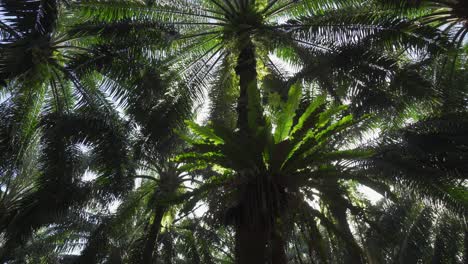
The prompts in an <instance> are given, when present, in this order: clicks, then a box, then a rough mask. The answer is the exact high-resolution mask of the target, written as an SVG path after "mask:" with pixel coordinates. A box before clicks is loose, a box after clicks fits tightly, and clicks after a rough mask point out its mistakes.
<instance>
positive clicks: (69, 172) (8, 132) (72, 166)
mask: <svg viewBox="0 0 468 264" xmlns="http://www.w3.org/2000/svg"><path fill="white" fill-rule="evenodd" d="M0 7H1V9H2V11H1V12H2V15H3V16H4V17H5V20H3V19H2V22H1V33H2V34H1V35H0V37H1V44H0V53H1V54H2V55H1V59H0V76H1V83H2V86H1V89H2V94H6V100H4V101H2V103H1V107H0V113H1V117H2V125H1V131H0V135H1V138H0V142H1V143H2V144H1V149H2V154H1V155H2V156H1V158H2V160H1V168H2V169H1V170H0V173H1V178H2V203H3V204H2V212H3V213H2V219H1V220H2V222H1V225H0V226H1V228H0V232H1V234H2V235H3V236H4V237H5V239H6V241H5V243H4V244H3V245H2V248H3V249H2V250H1V252H0V255H1V257H2V258H9V257H11V255H9V254H10V253H12V250H13V249H14V248H15V247H17V246H19V245H21V244H24V243H26V241H27V240H28V237H29V236H30V235H31V234H33V233H34V232H36V231H37V230H38V229H39V228H41V227H44V226H47V225H50V224H52V223H59V222H60V219H61V218H63V217H65V216H66V215H67V213H69V212H70V211H73V210H74V209H77V208H79V207H86V206H91V205H93V204H95V203H98V204H104V205H103V206H105V204H108V203H110V202H111V201H113V200H115V199H120V198H122V197H124V196H125V195H126V193H127V192H129V191H130V190H131V189H132V186H133V182H134V175H135V168H136V167H135V166H134V164H133V161H132V159H131V155H130V154H129V153H128V150H129V148H130V138H131V133H133V132H131V128H133V127H134V125H135V123H133V122H137V123H138V122H139V124H145V125H148V126H150V128H151V126H153V128H154V127H155V126H161V127H164V128H165V129H166V130H165V132H160V134H159V135H156V134H155V132H156V129H152V130H153V134H151V135H150V136H149V138H146V139H144V140H142V142H141V145H143V144H144V143H145V142H155V141H158V142H160V144H159V145H158V147H159V146H160V148H159V149H162V148H170V146H165V145H164V144H166V143H167V142H168V141H170V140H169V138H170V137H171V134H172V131H171V130H172V128H173V127H174V126H177V120H178V119H179V118H180V119H182V120H183V119H184V117H185V115H186V113H188V111H189V110H190V102H189V101H188V100H187V99H188V96H185V95H184V94H183V93H180V92H179V94H178V96H177V97H174V98H172V97H173V95H171V94H168V93H167V90H166V91H165V90H164V89H163V88H160V89H158V91H157V92H156V93H154V92H153V90H152V89H150V88H152V87H154V86H156V85H157V84H158V83H159V84H160V86H161V87H164V88H167V87H170V86H169V85H166V84H165V83H168V82H169V81H170V80H169V79H170V78H169V77H168V78H165V80H164V81H163V80H162V79H161V78H160V77H159V75H155V74H154V71H152V70H151V68H150V67H148V65H147V64H143V63H140V64H137V66H138V67H136V66H135V67H133V69H134V70H135V71H138V72H139V75H138V77H141V78H142V79H143V81H141V79H137V80H136V79H135V77H136V76H135V77H134V78H133V79H132V78H127V80H126V82H121V83H120V86H119V87H126V88H128V89H129V92H127V93H126V94H125V95H128V101H126V102H125V103H126V104H127V105H128V108H129V109H130V110H129V113H130V115H131V117H132V122H128V121H126V120H124V118H122V116H121V115H120V114H119V113H118V111H117V109H116V108H115V107H114V102H112V100H111V99H110V98H109V97H110V96H109V93H110V94H111V96H116V95H115V94H113V93H112V91H111V90H108V89H109V79H106V78H105V76H104V75H103V73H104V72H105V73H108V71H110V70H112V74H114V75H115V74H118V72H119V70H120V71H121V70H122V69H123V70H124V71H125V73H126V74H127V71H126V70H125V67H128V63H127V62H128V61H130V59H129V58H128V57H123V56H120V57H117V55H116V54H119V55H122V54H127V53H126V52H127V51H128V50H130V49H128V50H124V49H119V51H118V52H115V50H116V49H115V48H113V49H110V48H109V47H107V46H105V45H100V44H99V43H94V42H92V41H89V38H88V39H86V40H87V41H88V42H86V43H87V44H88V45H90V46H88V48H86V47H83V46H80V44H79V43H78V42H77V41H76V40H77V39H80V41H82V42H85V38H81V36H80V35H79V33H76V34H75V35H73V34H71V33H69V34H66V32H65V30H64V29H63V28H62V26H63V24H64V23H67V19H68V16H67V15H66V14H67V12H68V9H67V7H68V6H67V5H63V4H62V3H61V2H59V1H52V0H51V1H26V2H25V3H23V4H20V3H18V2H16V1H2V3H1V4H0ZM71 20H73V19H71ZM156 31H157V32H159V33H161V32H162V29H161V28H158V29H157V30H156ZM161 34H162V33H161ZM162 38H164V37H162ZM153 40H154V39H153ZM122 42H123V40H121V41H120V44H119V43H118V42H117V41H114V42H113V43H112V44H113V45H114V47H115V46H118V45H121V43H122ZM90 43H91V44H90ZM109 50H113V51H114V52H110V51H109ZM128 53H129V52H128ZM132 54H133V55H137V54H136V53H132ZM126 63H127V64H126ZM128 74H129V75H131V76H132V77H133V76H134V75H133V74H134V72H130V73H128ZM140 75H142V76H140ZM127 76H128V75H127ZM174 79H175V78H174V77H173V78H172V79H171V80H174ZM135 84H138V87H137V88H141V87H146V89H131V88H133V86H134V85H135ZM162 98H164V101H163V103H160V102H159V101H160V100H162ZM156 105H157V107H156ZM145 128H146V127H145V126H142V129H143V130H144V129H145ZM30 152H31V154H30ZM34 153H36V154H34ZM33 154H34V155H36V156H37V157H35V156H34V155H33ZM31 155H33V156H34V160H35V163H34V164H36V165H37V167H38V171H36V170H31V169H30V168H31V166H32V165H31V164H28V163H27V162H30V161H29V159H30V158H31ZM83 157H85V158H83ZM86 169H88V170H91V171H92V172H93V173H95V174H96V176H97V177H95V179H93V180H91V181H89V180H86V179H85V177H84V175H85V174H84V172H85V170H86ZM27 173H30V174H31V175H25V176H23V174H27ZM19 183H21V184H22V185H19V186H18V184H19ZM3 188H5V190H3ZM18 188H19V189H18ZM51 193H54V195H51ZM72 193H74V194H75V195H71V194H72ZM90 204H91V205H90Z"/></svg>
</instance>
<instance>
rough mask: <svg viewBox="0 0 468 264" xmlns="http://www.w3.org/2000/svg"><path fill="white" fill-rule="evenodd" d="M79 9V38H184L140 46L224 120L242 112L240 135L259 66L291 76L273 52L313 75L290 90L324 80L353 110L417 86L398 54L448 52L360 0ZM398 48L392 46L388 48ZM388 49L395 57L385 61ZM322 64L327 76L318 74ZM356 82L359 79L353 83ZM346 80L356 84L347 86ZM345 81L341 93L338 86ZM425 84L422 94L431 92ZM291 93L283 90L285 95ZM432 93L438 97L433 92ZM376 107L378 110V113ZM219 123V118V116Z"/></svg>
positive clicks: (421, 31)
mask: <svg viewBox="0 0 468 264" xmlns="http://www.w3.org/2000/svg"><path fill="white" fill-rule="evenodd" d="M74 6H75V9H73V10H76V12H75V13H74V14H75V15H76V16H78V17H80V18H82V19H86V20H87V21H86V22H84V23H81V24H80V23H79V24H76V25H74V26H73V28H74V29H73V31H74V32H81V34H91V33H92V34H94V35H96V34H97V35H99V33H96V32H104V34H107V33H108V32H112V33H113V34H114V35H119V34H118V33H117V32H118V30H119V29H120V28H121V27H123V26H125V30H124V31H123V32H128V31H130V32H133V33H134V34H137V33H135V32H140V33H141V32H145V31H146V30H148V29H151V28H155V27H156V26H171V27H173V28H174V29H175V30H176V31H177V34H174V35H173V41H172V42H171V43H170V46H169V47H168V49H160V47H158V46H155V45H154V44H155V43H158V42H159V41H158V40H155V41H151V37H152V36H151V35H150V36H147V37H146V38H144V39H142V41H140V42H138V43H136V44H135V47H136V48H137V49H138V48H144V49H147V50H151V51H152V52H150V53H148V55H147V57H150V58H151V59H154V60H158V61H160V62H161V63H162V64H163V65H166V67H167V68H168V69H169V70H171V71H175V72H178V73H180V75H182V76H183V78H184V79H185V83H186V84H187V85H189V88H190V89H191V90H192V91H198V90H200V89H202V88H204V87H206V86H211V92H210V94H212V98H213V100H215V101H213V103H212V105H213V107H212V109H213V110H214V111H224V112H226V111H225V110H222V109H221V108H220V106H224V107H229V108H233V105H235V104H237V106H236V107H235V109H236V110H237V126H238V127H239V128H240V129H246V128H247V125H246V115H247V110H246V105H247V101H248V99H247V98H246V95H247V92H246V91H247V88H248V86H249V85H255V86H256V87H257V86H258V84H259V83H260V82H259V81H260V80H262V79H263V76H258V72H257V70H258V67H260V68H261V69H262V70H263V69H264V68H266V69H265V70H267V71H268V72H270V73H271V74H273V75H275V76H277V77H278V78H279V79H280V80H282V81H284V82H286V81H287V79H286V78H285V76H284V72H282V71H281V70H280V67H278V66H277V65H276V64H275V63H273V62H272V60H271V56H270V53H274V54H276V55H278V56H280V57H284V58H285V59H286V60H288V61H292V62H293V63H295V64H297V65H300V66H305V68H307V70H304V71H302V74H299V75H298V76H297V77H296V78H294V79H293V80H291V83H290V84H292V83H294V82H295V81H297V80H299V79H306V80H307V81H314V82H318V83H319V84H320V85H319V86H320V87H322V89H324V90H327V91H328V92H330V93H331V94H332V95H336V94H338V95H339V96H338V97H337V98H342V99H349V98H351V99H353V98H354V99H356V100H357V101H356V103H355V105H365V104H366V102H365V101H364V100H363V99H362V97H363V95H362V94H360V92H361V91H362V90H364V91H368V90H371V91H372V90H375V92H374V93H371V94H367V96H368V97H372V96H373V95H376V94H378V95H379V96H381V95H387V97H388V96H390V95H389V94H391V96H392V97H393V98H392V99H393V100H396V98H399V97H401V95H400V94H396V91H399V90H400V89H406V88H407V87H406V86H402V85H398V84H396V85H388V82H387V81H388V78H391V79H392V80H395V82H398V81H397V80H399V81H400V82H401V81H402V80H403V79H404V80H409V79H412V80H413V81H414V82H415V83H417V80H418V79H417V78H414V77H415V76H417V74H416V72H415V71H414V70H413V71H411V73H410V74H406V75H405V74H404V72H406V71H405V68H404V67H403V69H400V68H399V67H398V63H397V61H395V59H394V58H393V59H392V57H397V58H398V56H397V55H395V54H398V53H400V54H403V53H404V52H405V50H407V49H409V48H414V47H417V48H419V49H420V50H427V49H428V48H429V49H430V50H433V51H434V49H435V48H437V47H440V46H441V45H443V44H444V43H443V39H442V38H440V37H441V36H440V35H438V32H437V29H434V28H432V27H422V26H421V27H418V26H415V25H413V24H412V23H411V22H410V21H408V20H405V19H401V18H398V17H395V16H393V15H392V13H391V12H385V11H383V10H378V9H376V8H377V7H378V5H377V4H371V6H370V7H369V3H368V1H359V0H358V1H313V0H307V1H286V0H284V1H283V0H278V1H276V0H274V1H254V0H249V1H235V2H232V3H231V2H229V1H217V0H206V1H189V0H186V1H185V0H184V1H169V2H161V3H159V2H157V1H145V2H134V1H118V2H113V1H107V2H94V1H82V2H78V3H77V4H76V5H74ZM350 25H351V26H350ZM122 37H123V36H122V35H120V38H122ZM438 38H439V39H438ZM428 39H432V40H431V41H428ZM439 40H440V41H439ZM391 41H393V44H392V45H388V43H389V42H391ZM360 47H361V48H360ZM362 47H364V48H362ZM396 47H399V48H396ZM378 48H380V50H379V49H378ZM382 48H385V50H386V52H388V54H387V53H385V54H383V55H382V52H381V49H382ZM365 49H369V51H368V52H366V51H365ZM374 49H375V53H374ZM395 49H397V50H395ZM395 52H396V53H395ZM360 56H365V57H366V58H367V59H369V63H371V64H372V65H369V66H367V67H365V66H359V62H356V58H360ZM343 58H347V62H349V63H350V65H349V66H346V67H345V66H344V65H346V64H344V63H342V65H341V68H339V67H338V68H337V67H336V66H337V63H339V61H340V60H343ZM353 58H354V59H353ZM139 59H141V58H139ZM310 64H313V65H315V66H312V65H311V66H309V65H310ZM343 64H344V65H343ZM355 64H358V65H355ZM318 65H320V66H323V67H324V68H323V69H320V70H318V69H317V67H320V66H318ZM325 65H327V66H325ZM328 66H329V67H328ZM311 67H313V68H311ZM415 67H417V66H413V68H415ZM335 68H336V69H337V70H338V72H333V71H331V70H330V69H334V70H335ZM311 72H312V74H311ZM343 72H346V73H348V74H347V75H348V77H347V78H342V77H340V79H338V80H336V83H334V81H335V78H336V76H341V75H342V73H343ZM314 74H315V75H314ZM356 77H359V78H356ZM350 79H351V80H353V79H354V80H353V81H351V82H350ZM119 80H120V79H119ZM330 80H332V81H331V82H330ZM344 80H346V81H347V82H348V83H345V84H344V85H343V82H344ZM338 83H341V85H339V86H340V87H336V86H337V85H338ZM356 84H359V85H356ZM425 84H426V83H424V82H423V83H422V85H419V87H429V86H425ZM380 86H382V87H384V88H379V87H380ZM288 87H289V85H286V86H285V87H284V88H283V91H286V94H287V89H288ZM350 87H354V88H350ZM237 89H238V90H237ZM339 90H341V91H339ZM427 91H430V89H427V88H426V92H427ZM419 94H424V92H421V93H419ZM236 97H238V100H237V103H236V100H235V98H236ZM347 97H348V98H347ZM374 97H375V96H374ZM218 100H224V101H218ZM379 103H381V102H379ZM378 105H379V104H378V103H375V107H378ZM224 109H225V108H224ZM213 116H220V114H219V113H213Z"/></svg>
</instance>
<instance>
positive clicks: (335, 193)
mask: <svg viewBox="0 0 468 264" xmlns="http://www.w3.org/2000/svg"><path fill="white" fill-rule="evenodd" d="M298 87H299V86H293V87H292V88H291V90H290V93H289V95H288V98H289V99H288V101H287V102H286V103H285V104H284V105H283V106H282V107H280V111H278V112H276V113H277V114H276V115H271V116H268V118H265V117H262V113H263V110H262V107H261V105H260V102H259V100H260V99H258V98H259V97H258V94H257V96H256V97H257V100H255V101H254V100H253V99H252V98H253V97H254V96H252V95H249V96H250V98H251V101H250V102H249V109H250V112H249V116H248V117H249V119H248V124H249V129H251V130H252V131H253V132H252V134H249V135H248V136H243V135H242V134H241V133H240V132H239V131H232V130H229V129H228V128H226V127H223V126H222V125H219V124H214V125H212V126H207V127H201V126H198V125H196V124H194V123H189V127H190V128H191V129H192V132H193V133H194V134H195V136H196V137H195V139H190V138H188V139H187V140H188V142H190V143H191V144H192V145H193V146H194V149H195V150H196V152H194V153H187V154H183V155H181V156H180V159H181V160H182V161H185V162H188V163H189V164H192V166H193V167H195V168H199V167H197V166H201V165H203V164H214V165H216V166H220V167H221V168H224V169H225V170H227V171H231V172H230V173H228V172H225V176H224V177H219V176H218V178H219V180H218V181H224V186H223V185H220V186H218V187H217V188H220V187H222V188H223V189H221V190H223V191H221V192H220V193H221V194H223V195H226V197H224V198H223V196H221V198H218V199H221V201H223V202H222V203H224V204H233V205H232V206H231V208H229V207H228V208H225V210H227V213H226V214H227V215H228V217H230V218H231V219H229V218H228V220H227V221H228V223H231V224H232V225H233V226H234V227H235V230H236V261H237V262H238V263H248V261H252V263H258V262H261V261H264V260H265V258H266V254H267V253H266V246H267V245H268V246H269V248H270V250H271V251H272V252H274V254H278V255H273V257H272V259H273V260H275V261H278V263H284V262H285V261H286V256H285V255H284V254H283V255H282V254H281V252H284V245H285V244H284V236H285V234H281V231H280V230H282V229H286V230H288V226H291V225H293V223H294V220H293V221H292V222H288V221H287V220H286V219H287V217H286V216H287V215H288V211H290V210H291V208H292V207H293V206H296V207H297V208H300V210H299V211H301V212H308V213H307V215H309V217H312V218H317V219H319V220H320V223H321V224H322V225H324V226H325V227H326V228H328V229H330V230H332V232H334V233H335V235H336V236H337V237H338V238H339V240H342V241H344V242H345V243H344V246H343V248H344V251H343V252H344V255H343V260H344V262H345V263H361V262H364V254H363V252H362V250H361V249H360V247H359V246H358V244H357V242H356V241H355V238H354V236H353V234H352V232H351V228H350V226H349V222H348V218H347V211H348V210H350V212H351V214H352V215H356V216H361V215H362V212H363V208H361V206H356V205H355V203H354V202H353V201H352V200H350V198H349V197H350V196H351V194H350V193H351V190H352V189H349V188H346V184H343V181H344V182H349V181H354V182H357V183H361V184H363V185H366V186H369V187H371V188H373V189H375V190H376V191H378V192H381V193H382V194H383V195H388V196H391V191H390V190H391V188H390V186H398V184H401V182H404V183H405V184H407V185H408V184H409V185H410V186H412V187H413V191H414V193H418V194H422V195H423V196H426V197H429V198H433V199H436V200H437V201H444V202H445V204H446V205H447V206H449V207H450V208H452V209H453V210H454V211H458V212H460V213H461V214H463V212H465V211H466V207H467V204H466V199H465V198H463V197H465V192H466V190H465V189H466V188H464V187H463V184H464V178H463V176H462V175H464V170H465V168H464V165H462V164H461V163H459V161H461V160H463V155H465V152H464V151H463V150H461V149H459V147H455V146H453V147H452V146H450V145H448V144H447V143H448V142H452V143H450V144H456V145H457V146H460V147H461V148H463V146H464V145H465V143H464V141H463V139H461V138H458V137H457V136H456V135H457V133H464V132H462V131H464V129H463V128H461V127H464V125H461V124H458V126H461V127H460V128H453V127H451V128H450V129H449V128H447V126H450V125H449V124H450V123H449V124H445V123H442V122H443V121H432V120H431V121H430V120H427V121H426V122H437V123H436V124H439V126H438V127H437V129H439V130H438V131H439V132H438V133H437V134H432V132H429V131H427V130H425V129H428V128H433V127H434V123H430V124H431V125H430V124H427V123H424V122H423V121H421V124H420V126H421V127H419V128H411V127H408V128H406V129H407V130H404V131H408V132H401V133H403V135H399V136H396V138H397V140H408V144H417V145H419V144H420V142H419V140H424V139H426V140H428V142H433V143H432V144H434V142H439V141H441V142H442V141H443V142H447V143H446V144H442V145H441V146H440V147H442V149H438V147H435V149H432V148H430V147H428V146H426V150H425V153H426V155H421V153H413V151H415V150H414V148H415V147H416V146H417V145H406V144H405V145H403V144H402V142H399V143H398V144H397V145H392V144H391V143H389V141H388V139H386V141H385V140H384V143H383V144H382V145H381V146H379V147H372V146H371V147H370V148H369V146H367V147H366V146H363V147H362V148H359V149H354V150H353V149H348V150H343V148H345V146H346V143H344V142H347V140H350V138H349V137H350V136H352V134H350V133H349V132H350V131H351V130H350V129H349V127H350V126H352V125H353V124H354V123H355V121H353V118H352V115H347V116H344V115H342V116H340V115H339V113H340V112H341V111H342V110H343V108H342V107H337V106H335V107H332V108H330V109H328V110H325V109H326V108H325V104H324V101H323V100H324V99H323V98H321V99H320V97H319V98H318V99H315V101H312V103H311V104H310V106H308V107H307V108H306V110H305V111H304V112H303V114H302V115H301V116H299V117H295V112H296V109H297V107H298V106H299V98H300V97H301V92H300V89H299V88H298ZM249 92H250V93H253V94H254V93H255V90H254V89H253V88H252V89H251V90H249ZM268 112H270V113H271V112H273V113H275V111H272V110H271V109H270V110H269V111H268ZM335 115H336V116H335ZM452 118H453V119H451V120H460V118H455V117H452ZM269 122H272V124H273V125H270V123H269ZM449 122H450V121H449ZM272 126H273V127H274V132H273V133H272V132H271V130H272V129H271V127H272ZM416 127H417V126H416ZM444 128H445V129H449V130H445V133H447V134H445V135H444V134H441V133H442V131H444V130H443V129H444ZM361 129H362V128H361ZM343 131H346V132H348V134H341V133H342V132H343ZM409 131H415V132H413V133H415V134H414V135H411V134H409V133H410V132H409ZM426 131H427V132H426ZM426 133H429V134H426ZM342 135H343V136H342ZM427 137H435V138H431V139H430V140H429V139H427ZM460 140H461V141H460ZM392 146H393V147H396V146H398V147H397V148H399V147H402V148H403V149H399V150H396V149H395V150H396V151H399V152H400V153H404V152H403V151H406V152H409V153H408V154H405V155H403V156H401V158H400V157H399V158H396V157H394V156H392V157H388V156H387V155H388V153H389V150H391V149H392V148H393V147H392ZM420 146H423V145H420ZM447 151H448V153H447ZM451 152H454V153H453V154H451ZM455 153H456V154H455ZM382 155H383V156H382ZM460 155H462V156H460ZM444 157H445V158H444ZM413 159H415V160H413ZM430 164H432V165H430ZM363 165H364V166H363ZM384 166H385V167H384ZM215 170H217V171H219V170H220V169H215ZM452 170H453V171H452ZM457 172H458V173H460V174H458V173H457ZM427 173H431V174H430V175H431V177H430V178H429V176H428V174H427ZM455 186H460V187H455ZM304 193H306V194H307V193H308V195H306V196H304ZM386 193H388V194H386ZM229 199H231V201H230V200H229ZM308 199H310V200H317V199H318V201H320V203H321V204H322V205H323V208H326V212H328V213H323V212H321V211H320V210H317V208H313V207H311V206H310V205H308V204H307V203H306V202H305V201H307V200H308ZM218 203H219V202H218ZM302 214H303V213H302ZM278 219H281V220H278ZM309 219H310V218H309ZM278 221H279V222H280V223H281V225H280V224H279V223H278ZM281 226H282V227H281ZM282 236H283V237H282ZM278 245H279V247H277V248H275V246H278ZM282 248H283V249H282Z"/></svg>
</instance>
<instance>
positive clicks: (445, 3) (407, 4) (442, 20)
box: [379, 0, 468, 47]
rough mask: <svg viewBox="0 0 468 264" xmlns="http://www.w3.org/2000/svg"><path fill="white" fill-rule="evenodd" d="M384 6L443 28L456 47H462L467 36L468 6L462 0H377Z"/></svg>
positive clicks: (424, 22)
mask: <svg viewBox="0 0 468 264" xmlns="http://www.w3.org/2000/svg"><path fill="white" fill-rule="evenodd" d="M379 1H380V2H381V3H382V4H383V5H384V6H386V7H390V8H395V9H397V10H398V11H403V12H411V11H413V12H414V11H415V10H417V11H418V12H414V17H415V19H417V20H418V21H420V22H421V23H423V24H433V25H434V26H435V27H440V28H443V30H444V32H446V33H447V34H449V35H450V37H451V39H452V41H453V42H454V43H455V44H456V46H457V47H460V46H462V44H463V42H464V41H465V40H466V39H465V37H466V35H467V34H468V26H467V22H468V16H467V14H468V5H467V3H466V1H462V0H453V1H451V0H419V1H399V0H379Z"/></svg>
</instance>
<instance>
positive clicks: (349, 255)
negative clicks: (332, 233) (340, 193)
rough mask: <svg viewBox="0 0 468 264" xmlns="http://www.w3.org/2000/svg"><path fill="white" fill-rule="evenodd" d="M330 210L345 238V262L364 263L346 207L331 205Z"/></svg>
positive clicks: (347, 263) (349, 263)
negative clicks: (347, 216)
mask: <svg viewBox="0 0 468 264" xmlns="http://www.w3.org/2000/svg"><path fill="white" fill-rule="evenodd" d="M330 211H331V213H332V215H333V217H334V218H335V220H336V222H337V227H338V230H339V231H340V232H341V234H342V235H343V237H344V238H345V244H344V246H345V257H344V263H345V264H359V263H364V262H363V257H362V254H361V250H360V248H359V246H358V245H357V244H356V242H355V240H354V237H353V234H352V232H351V229H350V227H349V223H348V220H347V218H346V207H344V206H341V205H336V206H331V207H330Z"/></svg>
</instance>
